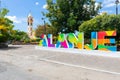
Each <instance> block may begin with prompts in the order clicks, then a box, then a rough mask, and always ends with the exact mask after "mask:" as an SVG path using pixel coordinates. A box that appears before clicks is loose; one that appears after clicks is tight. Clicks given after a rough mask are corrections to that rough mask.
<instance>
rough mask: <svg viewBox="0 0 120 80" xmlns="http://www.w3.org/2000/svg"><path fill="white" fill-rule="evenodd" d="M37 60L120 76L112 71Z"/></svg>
mask: <svg viewBox="0 0 120 80" xmlns="http://www.w3.org/2000/svg"><path fill="white" fill-rule="evenodd" d="M39 60H41V61H46V62H51V63H56V64H60V65H64V66H70V67H77V68H83V69H87V70H92V71H97V72H102V73H108V74H114V75H120V73H119V72H112V71H107V70H101V69H95V68H89V67H84V66H80V65H73V64H68V63H64V62H59V61H54V60H48V59H39Z"/></svg>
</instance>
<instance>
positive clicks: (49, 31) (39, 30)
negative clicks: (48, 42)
mask: <svg viewBox="0 0 120 80" xmlns="http://www.w3.org/2000/svg"><path fill="white" fill-rule="evenodd" d="M45 27H46V35H47V34H53V35H55V33H56V29H55V28H54V27H52V26H50V25H46V26H43V25H38V27H37V28H36V30H35V34H36V36H37V37H40V36H41V35H42V34H44V33H45Z"/></svg>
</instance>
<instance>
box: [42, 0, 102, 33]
mask: <svg viewBox="0 0 120 80" xmlns="http://www.w3.org/2000/svg"><path fill="white" fill-rule="evenodd" d="M100 8H101V3H98V5H96V1H94V0H56V1H54V0H47V10H48V12H47V13H44V15H45V16H46V17H47V18H48V19H49V21H50V22H51V24H52V26H54V27H55V28H56V29H57V31H58V32H65V33H68V32H74V31H75V30H78V26H79V25H81V24H82V23H83V21H86V20H89V19H91V18H93V17H94V16H96V15H97V14H98V11H99V9H100Z"/></svg>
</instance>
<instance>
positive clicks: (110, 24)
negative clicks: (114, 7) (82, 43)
mask: <svg viewBox="0 0 120 80" xmlns="http://www.w3.org/2000/svg"><path fill="white" fill-rule="evenodd" d="M107 30H116V31H117V33H118V34H117V39H118V40H120V37H119V36H118V35H120V15H114V14H111V15H108V14H106V13H103V14H102V15H98V16H96V17H95V18H93V19H91V20H88V21H85V22H84V23H83V24H82V25H80V26H79V31H81V32H84V33H85V37H86V38H88V37H89V36H90V33H91V32H92V31H107Z"/></svg>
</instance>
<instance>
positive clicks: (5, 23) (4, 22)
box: [0, 8, 14, 43]
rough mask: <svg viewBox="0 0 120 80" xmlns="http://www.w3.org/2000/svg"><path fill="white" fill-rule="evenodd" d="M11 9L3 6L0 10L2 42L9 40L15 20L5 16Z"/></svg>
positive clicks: (0, 36)
mask: <svg viewBox="0 0 120 80" xmlns="http://www.w3.org/2000/svg"><path fill="white" fill-rule="evenodd" d="M8 12H9V11H8V10H7V9H5V8H3V9H2V10H1V12H0V43H2V42H6V41H8V39H9V38H10V35H11V31H12V29H13V27H14V26H13V22H12V21H11V20H9V19H8V18H6V17H5V15H6V14H7V13H8Z"/></svg>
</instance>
